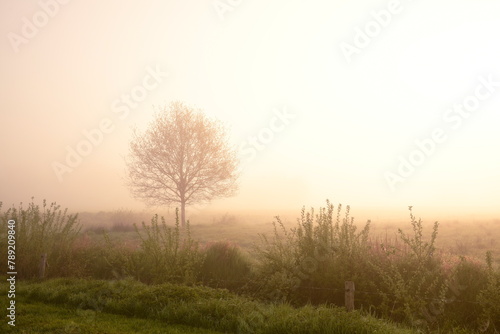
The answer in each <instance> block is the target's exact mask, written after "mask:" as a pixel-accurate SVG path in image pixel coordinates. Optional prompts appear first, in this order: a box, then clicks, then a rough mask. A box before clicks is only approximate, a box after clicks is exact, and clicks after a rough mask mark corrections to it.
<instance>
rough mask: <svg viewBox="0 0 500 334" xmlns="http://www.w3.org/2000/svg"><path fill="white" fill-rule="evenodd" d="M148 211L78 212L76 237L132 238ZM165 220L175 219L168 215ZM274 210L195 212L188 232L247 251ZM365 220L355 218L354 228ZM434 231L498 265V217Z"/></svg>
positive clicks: (392, 230)
mask: <svg viewBox="0 0 500 334" xmlns="http://www.w3.org/2000/svg"><path fill="white" fill-rule="evenodd" d="M153 215H154V213H153V212H151V213H145V212H141V213H138V212H132V211H124V210H117V211H114V212H100V213H83V214H80V217H81V221H82V225H83V230H84V232H86V233H84V234H83V235H82V238H87V237H91V238H92V239H95V240H103V239H102V238H101V237H100V236H99V235H100V234H102V232H103V231H107V232H108V233H109V234H110V235H111V236H112V237H113V238H116V239H119V240H124V241H129V242H132V243H134V242H135V243H137V242H138V238H137V235H136V233H134V227H133V224H137V225H138V226H140V225H141V223H142V222H143V221H145V222H149V220H150V219H151V217H152V216H153ZM299 216H300V210H297V211H296V212H286V215H285V217H286V218H285V220H284V222H285V225H286V226H287V227H290V228H293V227H294V226H295V224H296V219H297V218H298V217H299ZM170 217H171V219H170V223H172V222H173V221H174V220H175V217H174V215H173V214H170ZM273 219H274V215H273V214H272V213H268V214H267V215H262V214H261V215H256V214H253V215H252V214H248V213H241V214H238V213H236V214H228V213H213V212H208V213H202V214H198V215H195V216H194V217H193V219H192V223H191V227H192V235H193V237H194V238H195V239H197V240H199V241H200V242H201V243H202V244H209V243H213V242H217V241H228V242H231V243H235V244H237V245H238V246H240V247H241V248H242V249H243V250H245V251H247V252H249V253H251V252H252V250H253V248H254V246H255V245H257V244H259V242H260V238H259V234H264V235H271V234H272V231H273V226H272V221H273ZM431 219H432V217H428V219H426V221H424V227H426V228H427V229H428V230H430V229H431V227H432V223H434V220H431ZM364 223H365V222H364V221H363V222H359V221H358V222H357V223H356V225H357V226H358V227H359V228H362V227H363V224H364ZM439 224H440V225H439V236H438V238H437V240H436V248H437V249H438V250H440V251H442V252H444V253H446V254H448V255H451V256H467V257H473V258H476V259H478V260H480V261H484V258H485V254H486V252H487V251H491V252H492V255H493V259H494V262H495V264H496V265H497V266H500V242H498V237H500V219H490V220H486V219H484V220H474V219H471V220H451V221H439ZM398 229H402V230H403V231H405V232H408V231H410V230H411V225H410V223H409V220H401V221H399V222H394V221H391V222H389V223H387V222H384V221H372V223H371V226H370V231H371V233H370V234H371V237H372V239H373V241H374V242H375V241H376V242H378V243H382V242H397V232H398Z"/></svg>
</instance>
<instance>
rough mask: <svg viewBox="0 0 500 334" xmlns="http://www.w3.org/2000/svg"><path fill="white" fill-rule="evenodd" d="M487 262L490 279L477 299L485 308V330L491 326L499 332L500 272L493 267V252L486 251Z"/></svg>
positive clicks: (483, 324)
mask: <svg viewBox="0 0 500 334" xmlns="http://www.w3.org/2000/svg"><path fill="white" fill-rule="evenodd" d="M486 264H487V266H488V281H487V283H486V287H485V288H484V289H483V290H482V291H481V292H480V293H479V294H478V296H477V300H478V302H479V304H480V305H481V307H482V309H483V320H484V321H483V322H482V323H481V324H480V325H481V326H483V328H484V331H486V330H488V329H489V328H491V329H492V332H495V333H498V331H497V329H496V328H500V304H499V301H500V272H499V271H495V270H494V268H493V259H492V256H491V252H487V253H486Z"/></svg>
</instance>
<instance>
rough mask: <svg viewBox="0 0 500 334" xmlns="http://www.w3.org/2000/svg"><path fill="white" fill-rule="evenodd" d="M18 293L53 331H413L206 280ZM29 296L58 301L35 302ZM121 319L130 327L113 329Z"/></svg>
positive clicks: (61, 284)
mask: <svg viewBox="0 0 500 334" xmlns="http://www.w3.org/2000/svg"><path fill="white" fill-rule="evenodd" d="M18 294H19V295H20V297H18V300H19V304H20V305H19V309H18V319H17V321H18V324H22V323H25V324H26V325H27V326H28V327H26V329H28V328H37V329H41V328H46V329H44V330H46V333H49V332H51V331H52V332H59V329H60V328H65V329H67V331H66V332H67V333H141V331H139V330H145V331H144V333H146V332H147V333H154V332H155V331H157V330H158V331H159V330H160V329H161V331H162V332H165V333H169V332H167V331H166V330H165V329H164V328H165V327H161V326H165V325H162V323H161V322H163V324H165V323H168V324H169V325H189V326H195V327H198V328H204V329H207V330H213V331H219V332H227V333H304V334H305V333H329V334H334V333H374V332H378V333H396V334H397V333H414V332H413V331H412V330H409V329H402V328H400V327H397V326H395V325H393V324H390V323H388V322H385V321H381V320H378V319H374V318H372V317H369V316H364V315H361V314H360V313H358V312H351V313H346V312H345V311H344V310H343V309H341V308H335V307H326V306H323V307H318V308H314V307H303V308H300V309H295V308H292V307H290V306H289V305H267V304H262V303H258V302H255V301H250V300H248V299H245V298H242V297H240V296H236V295H234V294H231V293H229V292H227V291H225V290H215V289H209V288H204V287H186V286H178V285H172V284H163V285H160V286H146V285H143V284H141V283H138V282H134V281H114V282H106V281H95V280H92V281H89V280H77V279H57V280H51V281H47V282H44V283H22V282H20V283H19V284H18ZM21 296H22V297H21ZM23 300H25V301H26V302H25V303H24V305H23V302H22V301H23ZM28 300H29V301H30V302H31V303H37V302H38V303H40V302H43V303H49V304H55V305H59V307H53V306H45V305H42V304H28V303H27V301H28ZM60 306H65V308H61V307H60ZM95 310H98V312H95ZM111 314H114V315H111ZM124 316H126V317H124ZM127 317H129V318H127ZM144 319H151V320H155V321H151V320H147V321H146V320H144ZM37 323H41V324H42V326H43V327H40V326H39V325H37ZM74 324H78V326H80V328H78V327H75V329H74V331H73V332H72V331H71V330H72V328H73V327H72V325H74ZM94 325H96V326H97V327H93V326H94ZM2 326H4V324H3V325H2ZM22 326H23V325H20V327H21V328H24V327H22ZM51 326H55V327H54V328H56V329H54V330H52V329H51ZM81 326H86V327H81ZM116 326H124V327H123V328H122V329H119V330H117V331H115V332H113V331H112V329H113V328H117V327H116ZM148 326H150V328H149V329H148ZM169 329H171V330H172V333H188V332H189V333H214V332H209V331H200V330H198V331H196V330H197V329H194V330H191V329H189V330H188V331H184V332H183V330H184V329H183V328H182V327H169ZM92 330H93V331H92ZM26 332H27V333H29V331H26ZM40 332H41V333H43V331H40ZM63 333H64V332H63Z"/></svg>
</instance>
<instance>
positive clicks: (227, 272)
mask: <svg viewBox="0 0 500 334" xmlns="http://www.w3.org/2000/svg"><path fill="white" fill-rule="evenodd" d="M250 273H251V264H250V262H249V260H248V259H247V258H246V256H245V255H243V254H242V253H241V251H240V249H239V248H238V247H237V246H236V245H232V244H230V243H228V242H222V241H220V242H216V243H213V244H211V245H210V246H208V248H207V249H206V250H205V257H204V261H203V264H202V266H201V272H200V280H201V281H202V282H203V283H204V284H206V285H208V286H212V287H217V288H227V289H231V290H234V289H237V288H238V287H241V286H243V285H244V284H245V283H246V282H247V280H248V278H249V275H250Z"/></svg>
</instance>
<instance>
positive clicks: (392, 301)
mask: <svg viewBox="0 0 500 334" xmlns="http://www.w3.org/2000/svg"><path fill="white" fill-rule="evenodd" d="M409 210H410V220H411V225H412V230H413V234H412V235H407V234H405V233H404V232H403V231H402V230H401V229H399V238H400V239H401V240H402V242H403V243H404V245H406V250H407V252H406V253H402V251H401V249H398V248H388V247H387V248H385V249H386V254H385V255H386V256H385V257H376V258H374V257H372V259H373V260H372V265H373V267H374V268H375V270H376V272H377V274H378V277H377V279H379V280H380V286H379V288H378V292H379V294H380V295H381V296H383V301H382V303H381V305H380V308H381V310H382V312H383V314H384V315H385V316H387V317H391V318H393V319H396V320H398V321H402V320H404V321H407V322H408V323H410V324H415V325H419V326H427V325H430V324H432V323H434V322H435V321H436V315H439V314H442V313H443V309H444V301H445V295H446V292H447V286H446V284H445V283H446V282H445V277H444V275H443V271H442V266H441V262H440V259H439V258H438V257H437V256H435V246H434V243H435V241H436V238H437V234H438V227H439V224H438V222H435V223H434V226H433V230H432V234H431V238H430V240H429V241H424V238H423V224H422V220H420V219H419V220H418V221H417V220H416V219H415V216H414V215H413V212H412V207H409ZM429 309H430V310H429Z"/></svg>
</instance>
